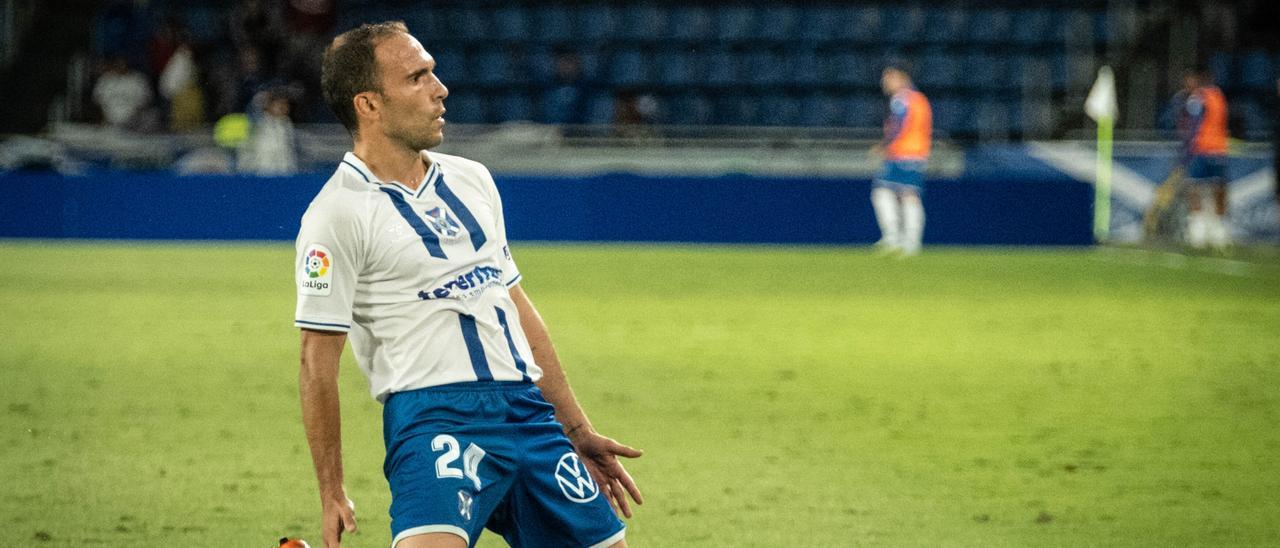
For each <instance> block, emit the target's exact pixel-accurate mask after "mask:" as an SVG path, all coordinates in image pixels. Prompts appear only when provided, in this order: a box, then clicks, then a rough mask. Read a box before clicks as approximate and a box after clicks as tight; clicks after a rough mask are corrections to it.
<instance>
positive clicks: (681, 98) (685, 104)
mask: <svg viewBox="0 0 1280 548" xmlns="http://www.w3.org/2000/svg"><path fill="white" fill-rule="evenodd" d="M714 115H715V110H714V106H713V105H712V102H711V100H710V99H707V98H706V97H705V96H703V95H701V94H698V93H683V94H680V95H676V96H674V97H672V98H671V99H670V100H668V101H667V114H666V119H665V122H666V123H668V124H672V125H678V126H700V125H708V124H713V123H715V119H714Z"/></svg>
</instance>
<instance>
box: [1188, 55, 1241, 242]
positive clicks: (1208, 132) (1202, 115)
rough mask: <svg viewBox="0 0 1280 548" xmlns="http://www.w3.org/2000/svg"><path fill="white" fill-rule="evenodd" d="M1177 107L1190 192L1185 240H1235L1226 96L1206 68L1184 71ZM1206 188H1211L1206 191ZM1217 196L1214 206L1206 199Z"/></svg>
mask: <svg viewBox="0 0 1280 548" xmlns="http://www.w3.org/2000/svg"><path fill="white" fill-rule="evenodd" d="M1182 97H1184V99H1183V101H1182V104H1181V105H1180V109H1179V111H1178V132H1179V133H1180V134H1181V135H1182V166H1185V169H1186V172H1187V182H1189V183H1190V187H1189V189H1188V192H1187V200H1188V203H1187V209H1188V215H1187V244H1188V245H1190V246H1191V247H1193V248H1196V249H1202V248H1204V247H1206V246H1213V247H1214V248H1215V249H1218V250H1223V249H1225V248H1226V247H1227V246H1229V245H1230V244H1231V238H1230V233H1229V229H1228V227H1227V218H1226V217H1227V136H1228V132H1227V119H1228V116H1227V99H1226V96H1225V95H1223V94H1222V90H1220V89H1218V87H1217V86H1215V85H1214V84H1213V77H1212V76H1211V75H1210V74H1209V71H1207V70H1205V69H1199V68H1197V69H1193V70H1188V71H1186V72H1185V73H1184V74H1183V90H1182ZM1206 191H1208V192H1206ZM1209 193H1211V194H1212V196H1213V205H1212V210H1210V208H1209V206H1207V205H1206V204H1205V203H1204V202H1205V201H1206V200H1205V198H1206V197H1207V196H1206V194H1209Z"/></svg>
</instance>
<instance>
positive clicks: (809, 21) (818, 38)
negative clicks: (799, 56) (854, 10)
mask: <svg viewBox="0 0 1280 548" xmlns="http://www.w3.org/2000/svg"><path fill="white" fill-rule="evenodd" d="M841 25H842V21H841V18H840V11H839V10H837V9H836V8H832V7H811V8H806V9H804V10H802V11H801V12H800V21H799V27H797V29H796V37H797V38H799V39H800V40H803V41H805V42H810V43H821V42H827V41H830V40H834V39H835V38H836V36H837V35H838V32H839V31H838V30H837V29H838V27H840V26H841Z"/></svg>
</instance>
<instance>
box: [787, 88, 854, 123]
mask: <svg viewBox="0 0 1280 548" xmlns="http://www.w3.org/2000/svg"><path fill="white" fill-rule="evenodd" d="M798 123H799V125H801V126H806V127H844V126H846V125H848V124H847V123H846V122H845V116H844V112H843V111H842V109H841V104H840V101H838V100H836V98H835V97H833V96H831V95H827V94H815V95H809V96H807V97H805V98H803V99H801V100H800V118H799V120H798Z"/></svg>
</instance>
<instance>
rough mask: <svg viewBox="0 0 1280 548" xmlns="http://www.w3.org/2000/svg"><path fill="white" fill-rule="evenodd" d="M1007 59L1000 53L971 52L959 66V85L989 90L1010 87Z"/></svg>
mask: <svg viewBox="0 0 1280 548" xmlns="http://www.w3.org/2000/svg"><path fill="white" fill-rule="evenodd" d="M1007 63H1008V61H1007V60H1006V59H1005V57H1003V56H1001V55H994V54H990V53H971V54H968V55H965V56H964V59H963V60H962V61H961V66H960V71H961V75H960V85H961V86H962V87H964V88H966V89H970V90H983V91H991V90H997V89H1005V88H1008V87H1010V83H1009V75H1008V68H1007Z"/></svg>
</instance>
